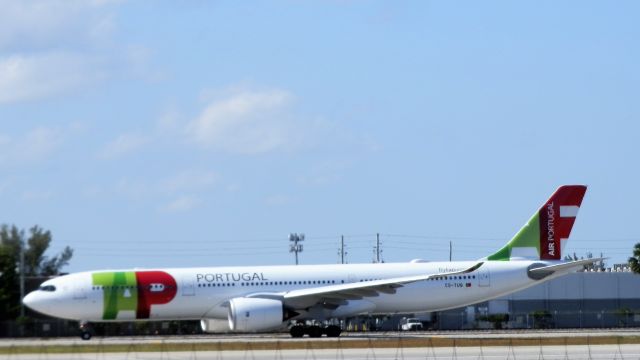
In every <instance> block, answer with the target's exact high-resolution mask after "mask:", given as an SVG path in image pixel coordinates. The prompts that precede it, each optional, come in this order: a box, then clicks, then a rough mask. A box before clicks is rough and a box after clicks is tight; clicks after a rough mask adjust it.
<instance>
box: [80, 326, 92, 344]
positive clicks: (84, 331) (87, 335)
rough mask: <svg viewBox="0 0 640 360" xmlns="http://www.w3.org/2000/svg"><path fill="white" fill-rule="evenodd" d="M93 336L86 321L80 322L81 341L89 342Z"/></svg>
mask: <svg viewBox="0 0 640 360" xmlns="http://www.w3.org/2000/svg"><path fill="white" fill-rule="evenodd" d="M91 336H93V328H92V327H91V324H90V323H89V322H88V321H81V322H80V338H81V339H82V340H90V339H91Z"/></svg>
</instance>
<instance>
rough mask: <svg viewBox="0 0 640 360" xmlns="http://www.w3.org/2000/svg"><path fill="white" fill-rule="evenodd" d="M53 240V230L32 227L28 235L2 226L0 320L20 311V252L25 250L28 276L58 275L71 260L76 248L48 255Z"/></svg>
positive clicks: (14, 227)
mask: <svg viewBox="0 0 640 360" xmlns="http://www.w3.org/2000/svg"><path fill="white" fill-rule="evenodd" d="M51 240H52V237H51V232H50V231H48V230H47V231H45V230H43V229H42V228H40V227H38V226H33V227H32V228H30V229H29V231H28V234H27V235H26V236H25V231H24V230H20V229H18V228H17V227H16V226H15V225H11V226H9V225H1V226H0V320H7V319H14V318H16V317H17V315H18V314H19V310H20V284H19V280H20V252H24V270H25V276H26V277H37V276H53V275H57V274H59V273H60V270H61V269H62V268H63V267H64V266H65V265H67V264H68V263H69V260H70V259H71V257H72V256H73V250H72V249H71V248H69V247H68V246H67V247H65V248H64V249H63V250H62V251H61V252H60V253H59V254H57V255H55V256H53V257H48V256H46V255H45V253H46V251H47V249H49V246H50V245H51Z"/></svg>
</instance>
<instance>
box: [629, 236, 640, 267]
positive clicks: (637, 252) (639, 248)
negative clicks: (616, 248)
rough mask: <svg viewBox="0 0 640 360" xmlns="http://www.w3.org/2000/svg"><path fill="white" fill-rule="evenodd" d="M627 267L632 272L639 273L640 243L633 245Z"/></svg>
mask: <svg viewBox="0 0 640 360" xmlns="http://www.w3.org/2000/svg"><path fill="white" fill-rule="evenodd" d="M629 267H630V268H631V271H633V272H634V273H636V274H640V243H637V244H636V246H634V247H633V256H632V257H630V258H629Z"/></svg>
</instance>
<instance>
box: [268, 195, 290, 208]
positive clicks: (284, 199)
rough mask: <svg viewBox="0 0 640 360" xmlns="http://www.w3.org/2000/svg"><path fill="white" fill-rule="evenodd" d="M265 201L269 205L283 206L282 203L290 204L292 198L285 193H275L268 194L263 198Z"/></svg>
mask: <svg viewBox="0 0 640 360" xmlns="http://www.w3.org/2000/svg"><path fill="white" fill-rule="evenodd" d="M265 202H266V204H267V205H270V206H283V205H289V204H291V203H292V202H293V200H292V199H291V197H289V196H287V195H282V194H277V195H271V196H268V197H267V198H266V199H265Z"/></svg>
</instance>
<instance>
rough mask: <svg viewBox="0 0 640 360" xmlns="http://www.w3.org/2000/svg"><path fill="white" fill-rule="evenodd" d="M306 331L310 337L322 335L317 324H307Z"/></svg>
mask: <svg viewBox="0 0 640 360" xmlns="http://www.w3.org/2000/svg"><path fill="white" fill-rule="evenodd" d="M307 333H308V334H309V337H311V338H319V337H321V336H322V328H321V327H320V326H317V325H313V326H309V327H308V328H307Z"/></svg>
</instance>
